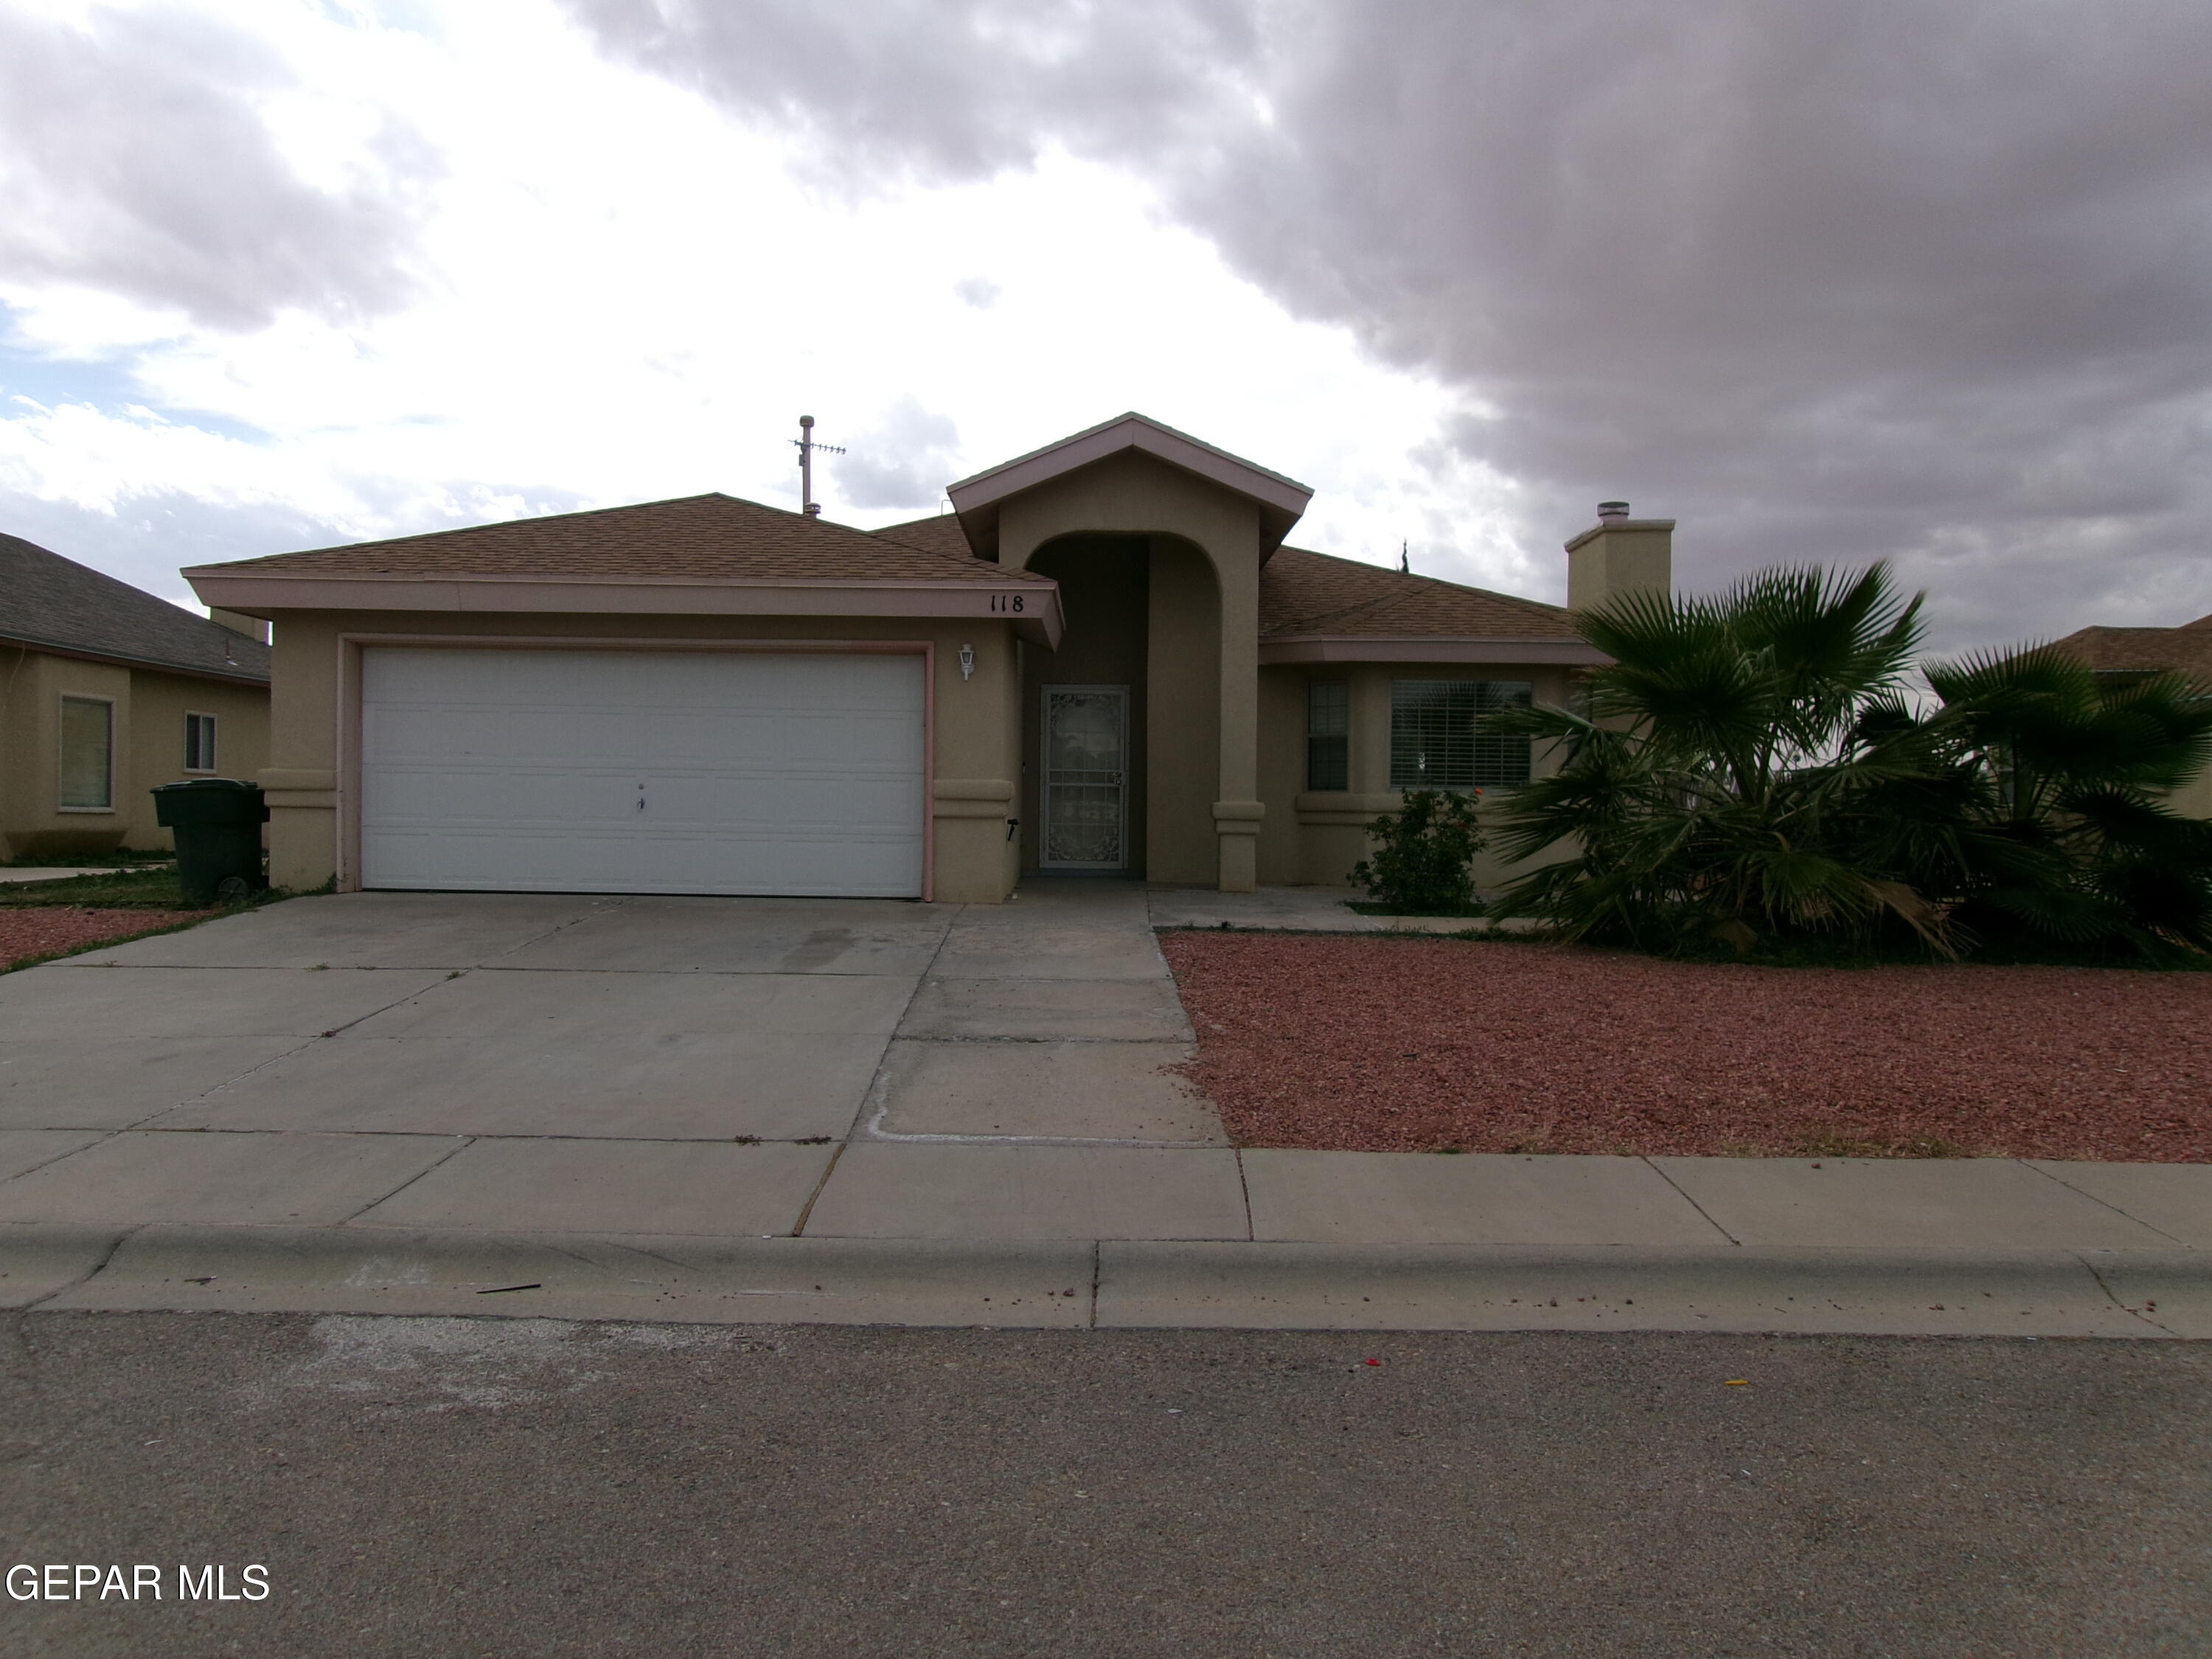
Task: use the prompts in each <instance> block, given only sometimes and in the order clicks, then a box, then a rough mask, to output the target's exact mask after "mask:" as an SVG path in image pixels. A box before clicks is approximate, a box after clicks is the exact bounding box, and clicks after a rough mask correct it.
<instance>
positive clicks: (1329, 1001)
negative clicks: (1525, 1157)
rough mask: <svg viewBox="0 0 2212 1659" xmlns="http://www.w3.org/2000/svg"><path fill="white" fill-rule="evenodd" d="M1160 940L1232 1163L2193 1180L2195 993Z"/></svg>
mask: <svg viewBox="0 0 2212 1659" xmlns="http://www.w3.org/2000/svg"><path fill="white" fill-rule="evenodd" d="M1160 944H1161V948H1162V949H1163V950H1164V951H1165V952H1166V955H1167V959H1168V962H1169V964H1170V966H1171V967H1172V968H1173V969H1174V970H1175V975H1176V983H1177V985H1178V986H1179V987H1181V989H1182V997H1183V1001H1184V1004H1185V1006H1187V1007H1188V1009H1189V1011H1190V1015H1191V1021H1192V1024H1194V1026H1195V1027H1196V1028H1197V1030H1198V1035H1199V1054H1198V1058H1197V1060H1194V1061H1193V1062H1192V1063H1191V1064H1190V1065H1189V1066H1187V1067H1185V1068H1183V1069H1184V1070H1185V1071H1186V1072H1187V1073H1188V1076H1189V1077H1190V1079H1191V1080H1192V1081H1193V1082H1194V1083H1195V1084H1196V1085H1198V1087H1199V1088H1200V1090H1202V1091H1204V1092H1205V1093H1206V1096H1207V1097H1209V1098H1210V1099H1212V1101H1213V1103H1214V1104H1215V1105H1217V1106H1218V1108H1219V1109H1220V1110H1221V1115H1222V1117H1223V1120H1224V1121H1225V1122H1226V1124H1227V1125H1228V1127H1229V1132H1230V1133H1231V1136H1232V1137H1233V1138H1234V1139H1236V1140H1237V1142H1238V1143H1239V1144H1240V1145H1243V1146H1297V1147H1307V1148H1312V1149H1316V1150H1321V1151H1330V1152H1442V1151H1445V1150H1448V1149H1456V1150H1459V1151H1462V1152H1637V1153H1655V1154H1656V1153H1680V1154H1688V1155H1703V1156H1714V1155H1720V1156H1727V1155H1730V1154H1763V1155H1770V1156H1771V1155H1776V1154H1784V1155H1797V1156H1807V1157H1822V1156H1837V1157H1843V1156H1850V1157H1861V1158H1863V1157H1868V1156H1871V1155H1881V1154H1888V1155H1893V1156H1902V1157H1928V1156H1946V1155H1949V1156H1959V1155H2008V1156H2013V1157H2025V1158H2098V1159H2107V1160H2125V1161H2133V1162H2142V1163H2203V1162H2212V974H2156V973H2135V972H2129V971H2126V970H2123V969H2084V968H1965V967H1927V968H1921V967H1899V968H1874V969H1777V968H1748V967H1735V966H1731V965H1727V964H1711V963H1672V962H1660V961H1655V960H1653V959H1651V958H1650V957H1638V956H1632V955H1627V954H1625V953H1617V952H1613V951H1595V950H1587V949H1583V948H1580V947H1577V946H1571V945H1486V944H1480V943H1475V942H1473V941H1462V940H1425V939H1423V940H1416V939H1375V938H1371V937H1370V938H1344V939H1316V938H1312V937H1305V936H1293V935H1285V934H1254V933H1244V934H1231V935H1227V936H1222V935H1217V934H1212V933H1165V934H1163V935H1162V936H1161V939H1160ZM1846 1149H1848V1150H1846Z"/></svg>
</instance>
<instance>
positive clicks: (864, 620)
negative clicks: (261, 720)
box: [262, 611, 1021, 903]
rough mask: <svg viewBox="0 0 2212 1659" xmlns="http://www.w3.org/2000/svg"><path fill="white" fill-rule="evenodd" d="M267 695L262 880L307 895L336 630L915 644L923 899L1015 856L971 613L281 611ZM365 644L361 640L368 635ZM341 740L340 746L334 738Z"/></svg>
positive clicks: (1004, 776) (1002, 656)
mask: <svg viewBox="0 0 2212 1659" xmlns="http://www.w3.org/2000/svg"><path fill="white" fill-rule="evenodd" d="M341 635H408V636H416V637H418V638H422V637H427V638H432V639H435V638H453V639H455V640H457V641H458V640H465V639H483V640H490V641H499V640H507V639H513V640H531V641H558V640H563V639H568V640H577V641H594V640H604V641H617V640H636V641H646V642H652V641H685V640H696V641H716V640H748V641H750V640H762V641H773V640H792V641H801V640H850V641H855V642H863V641H865V642H876V641H901V642H913V643H921V642H923V641H927V642H929V643H930V644H932V645H933V646H934V647H935V648H936V674H935V678H934V681H933V685H932V687H931V695H932V698H933V739H934V741H933V748H932V752H931V765H932V769H933V775H934V776H933V797H934V798H933V802H932V805H931V820H932V829H933V837H934V860H933V874H934V884H933V891H934V894H935V896H936V897H937V898H938V899H939V900H940V901H942V902H953V903H969V902H975V903H995V902H999V901H1000V900H1002V899H1004V898H1005V897H1006V895H1007V894H1008V893H1010V892H1012V890H1013V885H1014V881H1015V878H1016V876H1017V874H1018V862H1017V854H1018V848H1016V847H1015V846H1014V845H1013V844H1012V842H1009V841H1008V839H1007V836H1006V820H1007V819H1008V818H1010V817H1014V816H1016V810H1015V805H1014V800H1015V788H1016V779H1017V777H1018V764H1019V756H1018V753H1017V752H1016V734H1017V733H1018V732H1019V730H1020V724H1019V719H1018V698H1019V696H1020V690H1021V669H1020V665H1019V662H1018V659H1017V657H1016V653H1015V647H1014V640H1013V637H1012V631H1011V629H1010V628H1009V626H1008V624H1006V623H1001V622H994V621H988V620H983V619H979V618H967V619H960V618H953V619H950V620H945V621H941V622H940V621H936V620H930V621H921V622H916V621H912V620H906V619H900V618H890V617H880V618H879V617H697V616H686V617H671V616H610V615H588V616H587V615H570V614H516V613H498V614H485V613H473V612H471V613H456V612H453V611H286V612H284V613H283V614H282V615H280V616H279V617H277V619H276V646H275V651H276V659H275V660H276V700H275V702H274V705H273V707H272V709H271V731H270V758H269V765H268V768H267V769H266V770H265V771H264V773H263V775H262V783H263V785H264V787H265V788H267V790H268V791H269V805H270V843H269V844H270V880H271V881H272V882H274V883H275V884H276V885H277V886H279V887H286V888H289V889H292V890H295V891H308V890H313V889H316V888H319V887H321V886H323V885H324V884H325V883H328V882H330V881H331V880H333V879H334V878H337V875H338V872H339V870H340V867H341V863H342V861H343V860H342V859H341V848H340V846H339V838H340V836H341V833H342V830H343V817H344V812H343V808H344V806H345V801H344V799H343V791H345V790H347V789H349V788H350V787H351V782H350V781H349V779H347V778H345V777H344V776H343V775H341V757H342V751H341V746H340V742H339V737H340V732H341V730H342V729H343V723H344V722H345V721H347V720H350V719H351V718H352V717H353V711H349V710H348V709H345V708H342V707H341V706H340V696H339V663H340V660H341V653H342V642H341ZM371 642H372V643H373V642H374V641H371ZM963 645H972V646H973V647H975V675H974V677H973V678H971V679H968V680H965V681H963V679H962V678H961V677H960V662H959V653H960V647H962V646H963ZM348 744H349V745H350V738H349V740H348Z"/></svg>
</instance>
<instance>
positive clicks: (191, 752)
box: [185, 714, 215, 772]
mask: <svg viewBox="0 0 2212 1659" xmlns="http://www.w3.org/2000/svg"><path fill="white" fill-rule="evenodd" d="M214 770H215V716H214V715H212V714H187V715H185V771H187V772H212V771H214Z"/></svg>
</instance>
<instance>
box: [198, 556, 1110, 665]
mask: <svg viewBox="0 0 2212 1659" xmlns="http://www.w3.org/2000/svg"><path fill="white" fill-rule="evenodd" d="M184 576H185V580H186V581H188V582H190V583H191V585H192V591H193V592H195V593H197V594H198V595H199V597H200V600H201V602H202V603H203V604H204V605H210V606H214V607H217V608H220V609H222V610H224V611H238V612H240V614H242V615H245V616H248V617H264V618H267V617H276V616H277V615H279V614H281V613H283V612H284V611H462V612H474V613H477V614H502V613H503V614H514V613H539V614H544V613H555V612H561V613H570V614H573V613H574V612H578V611H587V612H593V613H598V614H603V615H604V614H613V615H623V614H629V615H647V616H714V617H913V618H915V619H917V620H921V619H927V618H932V617H975V618H977V619H978V620H987V621H997V622H1005V623H1012V625H1013V627H1014V629H1015V631H1016V632H1017V633H1018V634H1020V635H1022V636H1023V637H1024V638H1025V639H1031V640H1034V641H1036V642H1037V643H1039V644H1042V645H1044V646H1047V647H1057V646H1058V645H1059V643H1060V637H1061V635H1062V634H1063V633H1064V632H1065V629H1066V623H1065V620H1064V618H1063V617H1062V615H1061V611H1060V584H1059V583H1057V582H1054V581H1052V580H1049V579H1047V578H1044V577H1040V576H1036V575H1032V574H1029V573H1028V572H1017V571H1009V572H1006V573H1005V574H1003V575H993V576H991V577H989V578H987V579H986V580H951V581H939V580H886V579H875V580H833V581H823V580H797V579H790V580H731V579H725V580H703V579H688V578H682V577H631V578H615V577H584V576H579V577H569V576H527V577H522V576H465V575H464V576H428V575H401V574H378V573H361V572H342V573H341V572H324V573H319V574H310V573H307V572H302V571H275V570H270V569H267V568H264V569H262V570H259V571H258V572H257V571H249V570H248V569H246V568H242V567H240V566H237V565H228V566H226V565H204V566H199V567H197V568H192V569H189V570H186V571H185V573H184Z"/></svg>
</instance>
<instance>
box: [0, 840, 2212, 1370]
mask: <svg viewBox="0 0 2212 1659" xmlns="http://www.w3.org/2000/svg"><path fill="white" fill-rule="evenodd" d="M1339 897H1340V896H1337V895H1329V894H1326V893H1322V892H1319V891H1318V890H1316V891H1315V892H1310V893H1292V894H1291V895H1289V896H1284V895H1280V894H1261V895H1255V896H1223V895H1212V894H1206V895H1192V894H1188V893H1176V892H1172V891H1169V892H1162V891H1158V890H1155V891H1153V892H1150V893H1147V892H1146V890H1144V889H1141V888H1139V887H1136V886H1133V885H1129V884H1105V883H1061V884H1046V883H1040V884H1035V885H1034V886H1033V887H1032V888H1030V889H1028V890H1025V891H1024V896H1023V897H1022V898H1021V899H1020V900H1019V901H1018V902H1016V903H1014V904H1010V905H1007V906H1004V907H969V908H965V909H963V908H958V907H949V906H926V905H915V904H900V903H895V902H845V901H786V900H697V899H690V900H686V899H607V898H592V897H571V896H530V895H471V896H465V897H459V896H441V895H428V894H357V895H346V896H338V897H329V898H319V899H303V900H295V901H292V902H287V903H284V904H282V905H277V906H272V907H270V908H264V909H262V910H258V911H255V912H252V913H249V914H247V915H240V916H236V917H232V918H228V919H226V920H223V921H216V922H213V923H210V924H209V925H207V926H205V927H199V928H196V929H193V930H191V931H189V932H187V933H175V934H168V935H163V936H161V937H159V938H155V939H145V940H140V941H137V942H134V943H132V944H129V945H121V946H117V947H113V948H111V949H108V950H105V951H97V952H94V953H90V954H88V955H86V956H82V957H75V958H71V959H70V960H68V961H66V962H63V963H54V964H51V965H49V966H46V967H42V968H38V969H29V970H26V971H24V972H22V973H20V974H14V975H6V976H4V977H0V1303H5V1304H8V1305H13V1306H27V1305H33V1304H37V1305H50V1306H86V1307H89V1306H106V1307H145V1308H162V1307H185V1306H192V1307H198V1306H222V1307H305V1308H329V1309H331V1310H349V1309H359V1308H387V1309H392V1310H400V1309H405V1310H412V1311H423V1310H436V1311H447V1312H451V1311H467V1312H475V1313H501V1314H538V1315H543V1314H549V1313H552V1314H559V1313H569V1314H580V1313H583V1312H586V1311H588V1310H611V1309H616V1308H627V1309H629V1310H631V1312H630V1313H629V1314H626V1315H623V1316H640V1317H643V1316H657V1317H666V1318H678V1319H711V1320H724V1319H762V1320H778V1319H794V1318H795V1319H833V1320H871V1321H873V1320H881V1321H887V1322H920V1323H962V1324H965V1323H994V1324H1027V1323H1047V1324H1065V1323H1074V1324H1117V1323H1120V1324H1144V1323H1156V1324H1178V1325H1209V1324H1212V1325H1255V1324H1257V1325H1277V1326H1287V1327H1329V1326H1366V1325H1389V1324H1394V1323H1395V1324H1402V1325H1406V1326H1407V1327H1444V1328H1454V1327H1460V1326H1465V1327H1468V1328H1500V1327H1507V1328H1523V1327H1527V1328H1552V1327H1557V1326H1561V1325H1570V1326H1571V1325H1575V1324H1577V1323H1581V1324H1588V1325H1591V1326H1593V1327H1596V1328H1717V1329H1739V1330H1742V1329H1769V1328H1771V1329H1820V1330H1839V1329H1843V1330H1899V1331H1931V1330H1940V1331H1954V1332H1978V1331H1987V1330H1991V1329H2002V1330H2006V1331H2008V1332H2012V1333H2015V1334H2034V1335H2057V1334H2134V1335H2141V1336H2160V1335H2193V1336H2203V1335H2212V1168H2205V1167H2199V1166H2179V1165H2124V1164H2055V1163H2038V1162H2019V1161H2012V1160H2003V1159H1976V1160H1958V1161H1931V1162H1912V1161H1902V1160H1899V1161H1889V1160H1883V1161H1874V1162H1863V1161H1851V1160H1835V1159H1822V1160H1817V1161H1814V1160H1785V1159H1773V1160H1749V1159H1717V1158H1541V1157H1522V1156H1479V1155H1478V1156H1458V1157H1454V1156H1437V1155H1430V1154H1389V1153H1323V1152H1285V1151H1267V1150H1243V1151H1239V1150H1237V1149H1235V1148H1232V1147H1231V1146H1228V1145H1227V1144H1226V1139H1225V1136H1224V1135H1223V1133H1222V1132H1221V1127H1220V1124H1219V1121H1218V1118H1217V1117H1216V1116H1215V1115H1214V1114H1213V1112H1212V1109H1211V1108H1210V1107H1209V1106H1208V1105H1207V1104H1206V1103H1205V1102H1204V1101H1203V1100H1200V1099H1198V1098H1197V1097H1194V1095H1192V1094H1191V1092H1190V1091H1189V1090H1188V1086H1187V1085H1184V1084H1183V1083H1182V1080H1181V1079H1180V1078H1179V1077H1178V1076H1177V1075H1176V1073H1175V1072H1174V1070H1173V1069H1172V1068H1173V1067H1174V1066H1175V1065H1176V1062H1178V1061H1179V1060H1182V1059H1185V1058H1187V1057H1188V1055H1189V1054H1190V1053H1191V1052H1192V1049H1191V1042H1192V1035H1191V1031H1190V1028H1189V1025H1188V1022H1187V1021H1186V1019H1185V1018H1184V1017H1183V1013H1182V1007H1181V1005H1180V1003H1179V1001H1178V1000H1177V999H1176V994H1175V989H1174V986H1173V983H1172V981H1170V978H1169V976H1168V974H1167V970H1166V967H1165V964H1164V962H1163V960H1162V959H1161V957H1160V953H1159V950H1158V945H1157V943H1156V940H1155V938H1154V934H1153V931H1152V930H1153V928H1154V927H1155V926H1159V925H1169V924H1170V923H1172V922H1174V921H1175V920H1176V918H1178V917H1180V918H1182V919H1184V920H1185V921H1189V922H1190V923H1192V924H1194V925H1198V924H1200V923H1202V921H1203V919H1204V918H1205V917H1206V916H1209V915H1216V914H1217V913H1218V914H1219V915H1221V916H1222V917H1223V919H1227V917H1228V913H1229V912H1231V911H1235V912H1236V914H1237V916H1238V917H1240V918H1243V920H1239V921H1237V924H1236V925H1239V926H1243V925H1255V923H1254V921H1253V919H1255V918H1261V917H1264V916H1267V915H1279V916H1283V917H1291V916H1305V915H1308V913H1310V919H1319V920H1323V921H1326V920H1331V919H1333V918H1332V917H1331V916H1330V915H1329V912H1328V907H1329V906H1334V914H1335V916H1338V917H1342V918H1348V919H1349V920H1350V921H1352V922H1353V923H1367V922H1371V921H1376V919H1372V918H1361V917H1358V916H1356V915H1354V913H1352V912H1349V911H1346V910H1343V909H1342V907H1341V905H1340V904H1339V903H1337V899H1338V898H1339ZM1248 898H1249V900H1250V901H1251V902H1250V903H1249V904H1246V903H1245V902H1244V900H1245V899H1248ZM1279 925H1280V924H1279ZM1289 925H1299V924H1298V923H1297V922H1296V921H1292V922H1291V923H1290V924H1289ZM1358 931H1367V929H1366V928H1365V927H1361V928H1359V929H1358ZM511 1286H526V1287H527V1288H509V1287H511ZM480 1298H486V1299H480ZM648 1310H650V1311H648Z"/></svg>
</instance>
